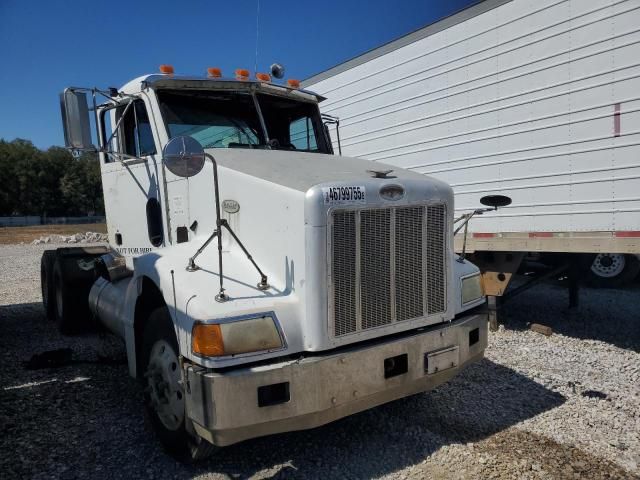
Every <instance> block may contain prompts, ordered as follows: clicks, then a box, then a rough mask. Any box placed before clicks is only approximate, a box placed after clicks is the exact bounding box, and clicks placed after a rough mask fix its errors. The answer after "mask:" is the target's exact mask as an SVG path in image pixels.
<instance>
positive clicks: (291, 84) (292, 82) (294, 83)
mask: <svg viewBox="0 0 640 480" xmlns="http://www.w3.org/2000/svg"><path fill="white" fill-rule="evenodd" d="M287 86H288V87H289V88H300V80H296V79H294V78H289V79H287Z"/></svg>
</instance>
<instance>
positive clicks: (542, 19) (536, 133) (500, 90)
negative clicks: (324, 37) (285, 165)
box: [303, 0, 640, 294]
mask: <svg viewBox="0 0 640 480" xmlns="http://www.w3.org/2000/svg"><path fill="white" fill-rule="evenodd" d="M639 59H640V2H638V1H637V0H635V1H634V0H589V1H584V0H543V1H540V0H486V1H484V2H480V3H478V4H476V5H474V6H472V7H470V8H468V9H465V10H463V11H460V12H458V13H456V14H454V15H452V16H450V17H447V18H445V19H443V20H441V21H439V22H436V23H434V24H432V25H429V26H427V27H425V28H422V29H420V30H417V31H415V32H413V33H410V34H408V35H406V36H404V37H402V38H400V39H398V40H395V41H393V42H391V43H388V44H386V45H383V46H382V47H380V48H377V49H374V50H371V51H369V52H367V53H365V54H363V55H361V56H359V57H356V58H353V59H351V60H349V61H347V62H345V63H343V64H340V65H338V66H336V67H334V68H331V69H329V70H327V71H324V72H322V73H319V74H317V75H315V76H313V77H311V78H309V79H307V80H306V81H304V82H303V85H304V86H305V88H308V89H310V90H313V91H315V92H318V93H319V94H321V95H323V96H325V97H327V100H326V102H325V103H324V109H323V111H324V112H325V113H327V114H330V115H332V116H335V117H338V118H339V128H340V132H339V133H340V137H339V138H340V143H341V145H340V147H341V149H342V153H343V154H345V155H349V156H357V157H363V158H366V159H369V160H374V161H381V162H384V163H387V164H389V163H390V164H394V165H397V166H398V167H402V168H404V169H407V170H411V171H414V172H420V173H423V174H425V175H429V176H433V177H436V178H438V179H440V180H443V181H445V182H447V183H449V184H450V185H452V186H453V188H454V192H455V195H456V197H455V198H456V209H455V210H456V215H460V214H463V213H464V212H469V211H470V210H473V209H474V208H476V207H477V206H478V202H479V199H480V198H481V197H482V196H484V195H488V194H504V195H508V196H509V197H511V198H512V200H513V203H512V204H511V205H510V206H509V207H507V208H504V209H502V210H501V211H499V212H495V213H489V214H484V215H482V216H479V217H476V218H474V219H473V220H472V221H471V223H470V225H469V234H468V235H467V245H466V248H467V251H472V252H475V256H474V258H475V260H476V262H477V263H479V264H481V266H482V264H483V263H484V265H485V269H486V270H487V271H490V272H491V271H493V272H494V273H492V274H487V275H486V276H485V277H487V276H488V277H491V278H485V280H486V281H485V287H486V288H487V291H488V292H489V293H492V292H493V293H495V294H501V293H502V292H503V291H504V288H506V284H507V283H508V280H509V278H510V275H509V272H511V271H513V270H514V269H515V268H516V267H517V265H516V264H519V262H520V259H521V258H522V257H523V255H518V253H522V254H524V252H540V253H541V254H545V253H548V252H557V253H565V254H568V253H579V254H582V258H581V261H582V262H585V261H586V262H587V263H588V265H591V262H592V261H593V262H594V263H593V264H592V268H591V274H597V278H598V279H600V280H603V281H606V279H612V281H614V282H615V281H621V280H623V279H629V278H631V277H632V276H634V275H635V274H637V272H638V270H639V269H640V265H639V263H638V260H637V258H636V256H635V255H634V254H638V252H640V182H639V179H640V93H639V92H640V60H639ZM332 128H333V127H332ZM333 133H334V134H333V140H334V143H335V144H336V145H335V146H336V149H337V147H338V145H337V142H336V140H337V139H338V137H337V135H335V131H333ZM458 237H460V236H458ZM456 240H457V242H456V248H457V249H458V250H460V249H461V244H462V242H461V240H462V239H461V238H457V239H456ZM483 252H492V253H491V254H489V255H483ZM514 253H515V254H514ZM584 254H590V256H588V257H585V256H584ZM625 254H626V255H625ZM629 254H632V255H629ZM555 257H556V258H563V259H564V260H566V259H567V258H569V259H570V260H575V258H576V257H577V256H573V258H571V256H570V255H555ZM594 258H595V260H594ZM507 260H508V261H507ZM505 262H506V263H510V265H505ZM499 273H504V275H503V276H501V277H500V278H503V280H502V281H500V280H499V279H497V275H498V274H499ZM491 280H493V281H491ZM610 284H611V283H610Z"/></svg>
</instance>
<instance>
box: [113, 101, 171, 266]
mask: <svg viewBox="0 0 640 480" xmlns="http://www.w3.org/2000/svg"><path fill="white" fill-rule="evenodd" d="M102 120H103V125H104V129H103V135H105V138H109V137H110V136H111V134H112V132H111V131H110V130H111V126H114V127H115V126H118V128H117V131H116V132H115V133H113V136H112V140H111V144H110V149H111V150H112V151H113V152H116V153H120V154H124V155H123V156H121V157H120V156H118V155H115V156H112V155H101V157H102V165H101V166H102V179H103V189H104V199H105V210H106V213H107V222H108V224H107V227H108V231H109V241H110V243H111V245H112V246H113V247H114V248H116V249H117V250H118V251H119V252H120V253H122V254H123V255H125V256H126V257H136V256H138V255H141V254H144V253H147V252H149V251H151V250H153V249H154V248H156V247H159V246H161V245H163V244H164V243H166V242H167V235H166V231H165V230H166V225H165V214H164V211H165V209H164V205H163V201H162V198H163V195H162V191H161V190H162V187H161V185H162V164H161V155H160V153H159V148H158V145H159V142H158V139H157V136H156V135H155V134H154V132H155V131H156V129H155V128H153V126H152V123H151V121H150V117H149V114H148V108H147V105H146V104H145V102H144V100H143V99H137V100H134V101H133V103H132V104H131V105H129V106H127V104H124V105H121V106H118V107H116V108H114V109H111V110H110V111H108V112H106V115H105V114H103V116H102ZM118 122H119V125H118Z"/></svg>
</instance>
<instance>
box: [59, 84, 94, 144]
mask: <svg viewBox="0 0 640 480" xmlns="http://www.w3.org/2000/svg"><path fill="white" fill-rule="evenodd" d="M60 108H61V110H62V126H63V129H64V143H65V146H66V147H67V148H70V149H72V150H80V151H95V150H96V147H95V146H94V145H93V143H92V142H91V122H90V119H89V106H88V104H87V94H86V93H85V92H80V91H77V90H74V89H72V88H67V89H65V91H64V92H62V93H61V94H60Z"/></svg>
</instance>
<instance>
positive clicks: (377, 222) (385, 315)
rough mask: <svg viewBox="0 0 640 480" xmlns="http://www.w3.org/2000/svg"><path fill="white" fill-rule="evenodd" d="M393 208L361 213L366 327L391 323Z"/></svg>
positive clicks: (363, 307)
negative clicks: (391, 222)
mask: <svg viewBox="0 0 640 480" xmlns="http://www.w3.org/2000/svg"><path fill="white" fill-rule="evenodd" d="M390 221H391V211H390V210H389V209H375V210H363V211H361V212H360V305H361V306H362V313H361V314H362V328H364V329H366V328H373V327H379V326H380V325H385V324H387V323H391V284H390V282H391V259H390V258H389V251H390V248H389V247H390V245H391V232H390V230H389V224H390Z"/></svg>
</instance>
